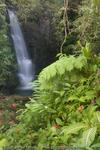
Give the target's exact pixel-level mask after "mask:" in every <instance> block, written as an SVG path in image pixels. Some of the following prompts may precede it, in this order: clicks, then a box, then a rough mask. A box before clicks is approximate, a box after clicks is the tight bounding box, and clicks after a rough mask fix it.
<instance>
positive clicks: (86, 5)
mask: <svg viewBox="0 0 100 150" xmlns="http://www.w3.org/2000/svg"><path fill="white" fill-rule="evenodd" d="M99 22H100V1H99V0H97V1H96V0H84V1H83V5H82V6H80V9H79V18H78V19H76V20H75V25H76V31H78V32H79V35H80V36H79V38H80V39H81V40H82V42H83V43H84V42H86V41H89V42H90V43H92V48H93V50H94V51H96V52H98V53H99V51H100V42H99V41H100V30H99V29H100V23H99Z"/></svg>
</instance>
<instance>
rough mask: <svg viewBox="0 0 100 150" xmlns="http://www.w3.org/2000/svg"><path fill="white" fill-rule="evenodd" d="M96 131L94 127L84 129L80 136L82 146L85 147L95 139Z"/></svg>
mask: <svg viewBox="0 0 100 150" xmlns="http://www.w3.org/2000/svg"><path fill="white" fill-rule="evenodd" d="M96 131H97V128H96V127H94V128H90V129H88V130H87V131H84V133H83V137H82V145H83V146H84V147H86V148H87V147H89V146H90V145H91V144H92V143H93V141H94V139H95V135H96Z"/></svg>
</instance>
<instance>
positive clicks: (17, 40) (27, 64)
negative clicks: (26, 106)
mask: <svg viewBox="0 0 100 150" xmlns="http://www.w3.org/2000/svg"><path fill="white" fill-rule="evenodd" d="M8 15H9V19H10V29H11V37H12V40H13V44H14V48H15V52H16V58H17V63H18V77H19V81H20V86H19V89H21V90H30V89H32V84H31V82H32V80H33V79H34V67H33V64H32V61H31V59H30V58H29V55H28V51H27V47H26V44H25V40H24V37H23V34H22V30H21V27H20V23H19V21H18V18H17V16H16V14H15V13H14V12H13V11H12V10H8Z"/></svg>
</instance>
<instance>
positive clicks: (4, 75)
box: [0, 1, 16, 92]
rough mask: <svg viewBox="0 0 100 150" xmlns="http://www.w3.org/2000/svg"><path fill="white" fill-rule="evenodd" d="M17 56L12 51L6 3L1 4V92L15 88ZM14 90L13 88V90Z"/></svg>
mask: <svg viewBox="0 0 100 150" xmlns="http://www.w3.org/2000/svg"><path fill="white" fill-rule="evenodd" d="M15 64H16V62H15V56H14V53H13V52H12V50H11V45H10V42H9V38H8V26H7V23H6V9H5V5H4V2H3V1H1V2H0V92H4V91H6V92H7V91H9V89H10V88H11V86H13V87H14V86H15V85H16V83H15V80H16V79H15V71H16V70H15ZM12 89H13V88H12Z"/></svg>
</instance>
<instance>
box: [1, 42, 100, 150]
mask: <svg viewBox="0 0 100 150" xmlns="http://www.w3.org/2000/svg"><path fill="white" fill-rule="evenodd" d="M99 64H100V56H96V55H94V54H93V53H92V52H91V48H90V44H89V43H86V46H85V47H82V46H81V53H80V54H79V55H76V56H75V55H71V56H66V55H60V57H59V60H57V61H56V62H54V63H53V64H51V65H50V66H48V67H46V68H45V69H44V70H43V71H42V72H41V73H40V75H39V77H38V80H37V81H35V82H34V85H33V87H34V90H35V92H34V96H33V98H31V99H30V102H29V103H27V104H26V109H24V110H22V113H21V115H19V116H18V117H17V119H18V121H19V123H18V124H16V125H14V126H13V127H11V128H10V129H9V130H7V131H6V132H5V133H3V134H1V135H0V139H1V140H0V146H1V147H3V146H4V147H5V149H7V150H8V149H11V147H13V149H14V147H15V149H17V150H19V149H21V150H24V149H29V150H30V149H36V150H45V149H50V150H51V149H53V150H54V149H60V150H62V149H77V150H81V149H82V150H94V149H95V150H99V149H100V65H99Z"/></svg>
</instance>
